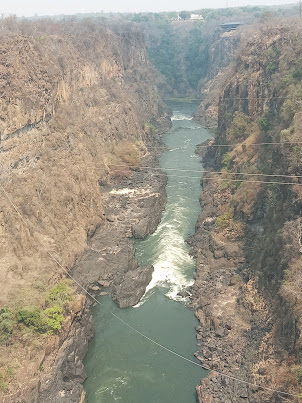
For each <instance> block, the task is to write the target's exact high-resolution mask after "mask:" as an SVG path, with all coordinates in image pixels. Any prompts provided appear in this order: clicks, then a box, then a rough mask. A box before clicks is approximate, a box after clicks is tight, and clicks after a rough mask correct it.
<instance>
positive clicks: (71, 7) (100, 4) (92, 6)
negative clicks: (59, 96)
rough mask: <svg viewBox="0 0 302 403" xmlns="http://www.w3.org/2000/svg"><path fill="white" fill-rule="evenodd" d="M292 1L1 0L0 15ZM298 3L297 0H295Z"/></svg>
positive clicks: (149, 9)
mask: <svg viewBox="0 0 302 403" xmlns="http://www.w3.org/2000/svg"><path fill="white" fill-rule="evenodd" d="M288 3H295V1H293V0H211V1H205V0H107V1H102V0H44V1H43V0H0V13H5V14H16V15H18V16H32V15H34V14H38V15H56V14H75V13H89V12H98V11H102V10H103V11H115V12H116V11H120V12H127V11H131V12H139V11H167V10H169V11H173V10H194V9H199V8H218V7H226V6H228V7H236V6H243V5H256V4H266V5H274V4H288ZM297 3H298V1H297Z"/></svg>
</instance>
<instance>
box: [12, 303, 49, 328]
mask: <svg viewBox="0 0 302 403" xmlns="http://www.w3.org/2000/svg"><path fill="white" fill-rule="evenodd" d="M16 317H17V319H18V321H19V322H22V323H23V324H24V325H25V326H27V327H29V328H31V329H33V330H34V331H36V332H39V333H44V332H46V331H47V323H46V321H45V319H44V318H43V316H42V314H41V310H40V308H39V307H28V308H21V309H19V310H18V311H17V313H16Z"/></svg>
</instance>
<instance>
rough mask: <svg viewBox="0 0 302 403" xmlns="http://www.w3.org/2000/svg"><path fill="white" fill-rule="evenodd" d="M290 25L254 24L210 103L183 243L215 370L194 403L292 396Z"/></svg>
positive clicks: (295, 353)
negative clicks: (212, 116)
mask: <svg viewBox="0 0 302 403" xmlns="http://www.w3.org/2000/svg"><path fill="white" fill-rule="evenodd" d="M294 26H295V24H294V22H292V23H291V24H287V23H284V24H283V25H280V23H279V24H277V23H275V24H273V23H272V24H267V25H263V26H259V27H255V30H254V32H253V35H251V36H250V37H249V39H248V43H247V46H246V47H245V49H242V51H241V52H240V53H238V54H237V57H236V58H235V60H234V63H233V66H231V67H230V69H229V72H228V73H227V74H226V75H225V76H224V83H223V87H222V89H221V91H220V93H219V97H217V98H216V99H217V100H218V99H219V101H218V104H216V107H217V111H218V115H217V117H218V119H217V121H218V127H217V135H216V137H215V139H214V140H213V142H212V147H209V148H208V150H207V153H206V155H205V156H204V162H205V164H206V166H207V168H212V169H213V171H215V172H216V173H212V174H207V175H205V177H204V179H203V193H202V196H201V199H202V205H203V212H202V214H201V216H200V217H199V220H198V223H197V226H196V235H195V237H194V238H193V239H192V240H190V242H192V246H193V253H194V254H195V256H196V257H197V273H196V283H195V285H194V287H193V305H194V307H195V309H196V316H197V317H198V319H199V321H200V327H198V329H197V330H198V339H199V340H201V341H202V347H201V352H200V360H201V361H202V362H203V365H204V366H205V367H207V368H211V369H213V370H214V371H213V372H211V373H210V375H209V377H208V378H206V379H205V380H204V381H203V382H202V383H201V386H199V387H197V394H198V398H199V401H200V402H205V401H206V402H216V401H217V402H218V401H225V402H226V401H241V400H242V399H245V400H246V401H250V402H260V401H261V402H262V401H270V402H279V401H283V399H291V400H295V397H296V398H297V397H298V394H299V393H300V391H301V377H300V373H301V312H302V311H301V284H300V277H301V273H300V271H301V270H300V266H301V247H300V242H301V196H302V193H301V190H302V188H301V178H300V175H301V157H302V155H301V147H300V141H301V127H300V126H301V104H300V95H299V94H300V89H301V77H302V75H301V60H300V54H301V40H300V39H301V30H300V29H299V28H293V27H294ZM220 82H222V80H221V78H220ZM219 172H221V173H219ZM268 175H274V176H268ZM198 355H199V353H197V356H198ZM215 370H218V371H219V372H220V373H224V374H226V376H221V375H219V374H218V373H215ZM228 376H231V377H232V376H233V377H235V378H238V379H239V380H240V379H241V380H243V381H247V382H250V385H247V384H245V383H242V382H240V381H238V380H237V381H236V380H234V379H233V378H229V377H228ZM257 385H258V386H257ZM261 386H263V387H264V388H261ZM265 387H269V388H272V389H275V390H279V391H283V392H289V393H292V394H294V395H295V396H293V395H288V394H286V393H284V394H282V392H273V391H272V390H267V389H265Z"/></svg>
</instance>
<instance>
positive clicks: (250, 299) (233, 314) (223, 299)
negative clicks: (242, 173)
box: [188, 174, 283, 403]
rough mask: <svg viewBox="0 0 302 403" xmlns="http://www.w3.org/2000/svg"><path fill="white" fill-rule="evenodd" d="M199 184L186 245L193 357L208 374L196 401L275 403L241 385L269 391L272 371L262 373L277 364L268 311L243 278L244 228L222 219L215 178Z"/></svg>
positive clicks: (252, 283)
mask: <svg viewBox="0 0 302 403" xmlns="http://www.w3.org/2000/svg"><path fill="white" fill-rule="evenodd" d="M207 179H209V180H207ZM202 184H203V190H202V194H201V198H200V200H201V204H202V213H201V214H200V216H199V217H198V221H197V224H196V233H195V235H194V236H193V237H191V238H190V239H189V240H188V243H189V244H190V245H191V247H192V254H193V255H194V256H195V257H196V279H195V284H194V286H193V287H192V297H191V301H192V307H194V309H195V315H196V317H197V318H198V320H199V326H198V327H197V328H196V330H197V334H196V337H197V340H198V341H199V346H200V349H199V350H198V351H197V352H196V354H195V355H196V357H197V358H198V359H199V361H200V362H201V363H202V365H203V366H204V367H205V368H209V369H211V370H212V371H211V372H210V374H209V376H208V377H207V378H204V379H203V380H202V382H201V385H200V386H197V387H196V391H197V396H198V401H199V402H200V403H216V402H217V403H218V402H222V401H223V402H233V401H236V402H237V401H241V400H242V399H244V400H245V401H248V402H263V401H272V402H277V401H279V399H280V398H279V397H278V394H276V393H273V392H271V391H268V390H265V389H262V388H261V387H257V386H255V385H254V386H253V385H248V384H246V383H245V382H246V381H247V382H251V384H257V385H260V386H261V385H263V386H270V387H272V386H271V385H272V382H273V385H274V382H276V376H278V373H277V372H276V369H274V372H273V373H268V371H267V366H268V365H270V367H271V368H273V366H274V365H275V364H276V361H275V360H276V351H274V349H275V348H276V346H274V344H273V340H272V337H273V330H274V320H273V315H272V307H271V306H269V304H268V302H267V301H265V299H264V298H263V297H262V296H261V294H260V293H259V290H258V289H257V281H256V279H255V278H253V277H251V276H249V274H248V270H247V268H248V262H247V260H246V256H245V251H244V231H243V228H242V227H241V226H240V225H239V224H238V225H236V224H235V225H233V226H231V225H230V223H229V222H228V221H227V220H228V218H227V215H224V216H223V215H221V212H222V211H224V210H223V209H224V205H226V203H227V201H228V198H227V197H226V194H225V189H224V188H223V186H222V185H221V182H220V181H219V180H215V174H207V175H206V176H205V177H204V178H203V180H202ZM221 217H223V218H221ZM279 354H280V357H281V356H282V354H283V352H282V349H280V350H279ZM216 371H218V372H216ZM219 373H223V374H226V375H228V376H229V377H232V378H229V377H228V376H222V375H220V374H219ZM233 378H237V379H238V380H243V381H244V382H240V381H238V380H235V379H233ZM276 387H277V386H276Z"/></svg>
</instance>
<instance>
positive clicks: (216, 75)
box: [194, 27, 247, 129]
mask: <svg viewBox="0 0 302 403" xmlns="http://www.w3.org/2000/svg"><path fill="white" fill-rule="evenodd" d="M246 36H247V32H246V28H245V27H244V28H243V29H239V30H237V31H231V32H222V31H218V32H217V33H216V34H215V35H214V36H213V37H212V38H211V40H210V43H211V46H210V49H209V62H208V69H207V82H206V85H205V87H203V88H202V97H203V98H204V100H203V101H202V103H201V104H200V106H199V108H198V109H197V110H196V111H195V113H194V118H195V120H196V121H197V122H199V123H200V124H201V125H202V126H203V127H207V128H210V129H211V128H215V127H217V124H218V107H217V105H218V99H219V96H220V94H221V90H222V87H223V85H224V82H225V79H226V75H228V72H229V71H230V69H231V65H232V63H233V61H234V58H235V55H236V54H237V52H239V51H240V50H239V49H238V48H239V47H240V48H241V49H242V43H243V42H244V38H246Z"/></svg>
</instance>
